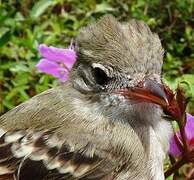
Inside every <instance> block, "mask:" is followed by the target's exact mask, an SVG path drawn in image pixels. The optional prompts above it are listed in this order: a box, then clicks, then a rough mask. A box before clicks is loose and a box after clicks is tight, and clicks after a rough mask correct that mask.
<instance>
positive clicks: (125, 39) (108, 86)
mask: <svg viewBox="0 0 194 180" xmlns="http://www.w3.org/2000/svg"><path fill="white" fill-rule="evenodd" d="M141 26H142V27H141ZM77 42H78V61H77V64H76V65H75V67H74V69H73V72H72V76H71V78H72V82H73V86H74V88H75V89H76V90H78V91H79V92H80V93H81V94H82V95H84V98H85V101H87V103H89V104H90V105H91V108H92V107H94V106H95V109H98V111H99V112H100V113H102V114H105V115H107V116H109V117H110V116H111V118H112V119H114V118H116V119H117V118H118V117H121V119H127V117H128V116H129V115H130V117H132V116H134V117H135V116H136V117H137V116H139V115H140V116H142V118H144V117H145V115H144V111H146V112H148V113H147V114H149V110H150V111H153V109H155V108H156V106H155V105H153V104H150V103H149V104H148V103H147V102H148V101H147V102H143V101H141V102H140V101H139V100H136V99H135V98H133V99H130V98H126V97H125V95H124V94H123V90H129V91H130V90H131V89H134V88H136V87H140V86H142V85H143V86H142V88H146V91H147V90H148V91H149V88H150V89H151V91H150V92H151V93H152V94H153V96H155V97H156V96H157V97H158V96H160V98H161V99H164V98H165V97H164V93H162V89H161V87H160V86H159V83H160V82H161V79H160V78H161V76H160V72H161V66H162V58H163V50H162V48H161V44H160V41H159V39H158V37H157V36H155V35H153V34H152V33H151V31H150V30H149V29H148V27H147V26H146V25H145V24H142V22H139V23H137V22H131V23H129V24H128V25H127V24H121V23H118V22H117V21H116V20H115V19H114V18H112V17H105V18H103V19H102V20H100V21H99V22H98V23H97V24H94V25H93V26H89V27H86V29H83V30H82V31H81V33H80V35H79V36H78V38H77ZM157 43H158V44H157ZM148 82H149V83H148ZM148 84H149V85H148ZM144 85H145V86H144ZM96 107H97V108H96ZM140 112H141V113H140ZM139 119H141V117H140V118H139Z"/></svg>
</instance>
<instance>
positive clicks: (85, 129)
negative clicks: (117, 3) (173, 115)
mask: <svg viewBox="0 0 194 180" xmlns="http://www.w3.org/2000/svg"><path fill="white" fill-rule="evenodd" d="M75 42H76V53H77V61H76V63H75V64H74V66H73V68H72V70H71V72H70V77H69V79H68V81H67V82H65V83H64V84H62V85H59V86H58V87H54V88H51V89H48V90H46V91H44V92H42V93H40V94H38V95H36V96H34V97H32V98H31V99H29V100H27V101H26V102H24V103H22V104H20V105H18V106H17V107H15V108H13V109H12V110H10V111H8V112H7V113H5V114H3V115H2V116H1V117H0V179H8V180H9V179H10V180H11V179H14V180H15V179H17V180H26V179H28V180H43V179H46V180H47V179H48V180H51V179H52V180H55V179H59V180H60V179H68V180H78V179H80V180H164V168H163V161H164V158H165V156H166V153H167V151H168V144H169V139H170V137H171V135H172V127H171V124H170V122H169V121H167V120H166V119H164V118H163V110H162V108H161V107H160V106H159V105H156V104H154V103H149V102H140V101H138V100H136V99H130V98H126V97H125V96H124V95H123V94H122V93H120V91H121V90H123V89H131V88H134V87H137V86H139V84H141V83H142V82H143V83H145V82H150V83H148V84H149V86H148V87H146V88H150V90H151V92H152V93H153V94H154V95H157V96H158V95H159V97H160V98H165V97H164V95H162V93H160V89H161V88H160V86H159V85H158V84H162V65H163V54H164V49H163V48H162V45H161V41H160V39H159V37H158V35H157V34H155V33H153V32H152V31H151V30H150V28H149V27H148V25H147V24H146V23H144V22H143V21H141V20H134V19H130V20H129V21H127V22H119V21H118V20H117V19H116V18H115V17H113V16H112V15H105V16H103V17H101V18H100V19H99V20H97V21H96V22H93V23H91V24H89V25H87V26H85V27H82V28H81V29H80V30H79V34H78V35H77V37H76V38H75ZM155 82H156V83H155ZM154 83H155V85H154ZM156 86H157V87H156Z"/></svg>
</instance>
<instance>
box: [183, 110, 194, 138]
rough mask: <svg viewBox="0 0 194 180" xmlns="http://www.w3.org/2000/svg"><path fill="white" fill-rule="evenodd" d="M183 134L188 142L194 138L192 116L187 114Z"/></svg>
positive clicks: (193, 118)
mask: <svg viewBox="0 0 194 180" xmlns="http://www.w3.org/2000/svg"><path fill="white" fill-rule="evenodd" d="M185 132H186V136H187V139H188V140H191V139H192V138H194V116H192V115H191V114H189V113H187V122H186V125H185Z"/></svg>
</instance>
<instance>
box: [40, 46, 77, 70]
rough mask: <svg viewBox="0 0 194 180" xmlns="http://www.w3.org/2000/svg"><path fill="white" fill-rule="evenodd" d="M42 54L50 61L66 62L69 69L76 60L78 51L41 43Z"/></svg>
mask: <svg viewBox="0 0 194 180" xmlns="http://www.w3.org/2000/svg"><path fill="white" fill-rule="evenodd" d="M39 52H40V54H41V55H42V56H43V57H44V58H46V59H47V60H49V61H54V62H58V63H64V64H65V65H66V66H67V68H68V69H69V70H71V68H72V66H73V64H74V63H75V61H76V52H75V51H74V50H73V49H63V48H56V47H53V46H50V47H48V46H47V45H45V44H40V45H39Z"/></svg>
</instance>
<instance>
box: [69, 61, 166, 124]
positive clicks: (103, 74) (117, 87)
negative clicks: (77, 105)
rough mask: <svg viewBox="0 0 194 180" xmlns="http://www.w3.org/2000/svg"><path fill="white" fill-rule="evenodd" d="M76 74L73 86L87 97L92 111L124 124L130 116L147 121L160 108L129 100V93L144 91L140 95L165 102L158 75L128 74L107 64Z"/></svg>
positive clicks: (82, 68)
mask: <svg viewBox="0 0 194 180" xmlns="http://www.w3.org/2000/svg"><path fill="white" fill-rule="evenodd" d="M76 73H77V76H75V77H76V78H75V79H74V80H73V84H74V87H75V89H76V90H78V91H79V92H80V93H81V94H82V95H83V96H84V99H83V100H84V101H86V102H87V104H89V105H91V108H92V107H94V106H95V109H98V110H99V112H100V113H102V114H105V115H107V116H109V117H111V118H112V119H114V118H117V119H118V117H120V118H121V119H122V120H123V119H126V120H127V116H129V115H130V117H131V116H137V115H138V116H139V115H142V118H145V113H146V112H147V113H148V112H149V111H152V112H153V110H154V109H157V108H158V107H157V106H156V105H154V104H151V103H150V102H149V101H147V99H145V101H144V100H142V99H141V100H140V99H138V98H137V99H136V98H128V97H129V96H125V92H127V93H130V91H131V90H132V91H133V90H134V91H135V89H136V88H139V89H142V90H143V91H142V92H140V94H141V93H142V95H145V96H146V92H147V93H148V94H149V93H151V94H152V95H153V97H159V98H161V99H162V100H165V94H164V92H163V90H162V88H161V86H160V83H161V80H160V76H159V75H158V74H150V75H148V74H144V73H135V74H129V73H124V72H122V70H119V68H118V67H117V66H114V65H108V64H105V63H104V64H102V63H91V64H90V63H87V64H80V65H79V66H78V67H77V69H76ZM144 93H145V94H144ZM147 102H149V103H147ZM152 102H153V101H152ZM96 107H98V108H96ZM140 112H141V113H140ZM148 114H149V113H148ZM139 119H141V117H139Z"/></svg>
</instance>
